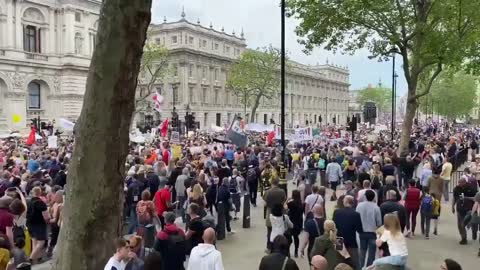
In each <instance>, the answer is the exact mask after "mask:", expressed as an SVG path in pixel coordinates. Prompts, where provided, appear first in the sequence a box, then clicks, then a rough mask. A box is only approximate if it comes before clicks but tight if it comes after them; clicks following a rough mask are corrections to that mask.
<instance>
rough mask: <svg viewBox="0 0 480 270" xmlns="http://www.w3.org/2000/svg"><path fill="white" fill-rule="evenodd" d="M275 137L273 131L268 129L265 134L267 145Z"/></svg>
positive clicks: (271, 142) (270, 143) (269, 144)
mask: <svg viewBox="0 0 480 270" xmlns="http://www.w3.org/2000/svg"><path fill="white" fill-rule="evenodd" d="M274 138H275V131H270V132H269V133H268V135H267V145H268V146H271V145H272V144H273V139H274Z"/></svg>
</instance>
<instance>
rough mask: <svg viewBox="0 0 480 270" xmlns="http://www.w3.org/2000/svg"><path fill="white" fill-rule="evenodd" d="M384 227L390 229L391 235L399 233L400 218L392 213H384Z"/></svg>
mask: <svg viewBox="0 0 480 270" xmlns="http://www.w3.org/2000/svg"><path fill="white" fill-rule="evenodd" d="M384 224H385V225H384V227H385V229H386V230H388V231H390V234H391V235H392V236H398V235H401V228H400V220H399V219H398V216H397V215H396V214H394V213H390V214H386V215H385V218H384Z"/></svg>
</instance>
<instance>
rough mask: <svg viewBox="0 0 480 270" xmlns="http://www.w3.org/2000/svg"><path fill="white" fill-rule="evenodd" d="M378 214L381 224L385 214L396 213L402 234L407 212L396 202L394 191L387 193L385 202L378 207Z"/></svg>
mask: <svg viewBox="0 0 480 270" xmlns="http://www.w3.org/2000/svg"><path fill="white" fill-rule="evenodd" d="M380 212H381V213H382V223H383V219H384V217H385V215H386V214H389V213H396V215H397V216H398V219H399V220H400V228H401V231H402V233H403V232H404V231H405V225H406V223H407V212H406V210H405V207H404V206H403V205H402V204H401V203H399V202H397V198H396V193H395V191H394V190H389V191H387V200H386V201H385V202H383V203H382V205H380Z"/></svg>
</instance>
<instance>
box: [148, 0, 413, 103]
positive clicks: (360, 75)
mask: <svg viewBox="0 0 480 270" xmlns="http://www.w3.org/2000/svg"><path fill="white" fill-rule="evenodd" d="M279 3H280V1H279V0H242V1H235V0H154V3H153V7H152V13H153V22H154V23H161V22H162V21H163V18H164V17H166V18H167V21H170V22H171V21H177V20H179V19H180V15H181V12H182V7H184V8H185V13H186V18H187V20H189V21H191V22H197V20H200V22H201V24H202V25H205V26H208V25H210V23H212V24H213V27H214V28H215V29H221V28H222V27H224V28H225V32H227V33H232V31H233V30H235V33H237V34H238V33H240V31H241V30H242V28H243V30H244V32H245V38H246V39H247V44H248V47H250V48H258V47H265V46H268V45H269V44H272V45H273V46H275V47H280V19H281V18H280V4H279ZM297 25H298V21H296V20H295V19H291V18H289V19H287V22H286V27H285V30H286V46H287V47H286V49H287V52H288V53H289V57H290V58H291V59H292V60H295V61H298V62H301V63H303V64H310V65H315V64H317V63H320V64H323V63H325V62H326V61H327V59H328V61H329V63H334V64H338V65H341V66H348V67H349V69H350V83H351V87H350V89H352V90H353V89H360V88H363V87H365V86H367V85H368V84H374V85H376V84H378V82H379V81H380V80H381V82H382V83H383V85H387V86H391V82H392V64H391V62H384V63H379V62H377V61H376V60H369V59H368V56H369V52H368V51H367V50H360V51H358V52H356V53H355V54H354V55H342V54H339V53H337V54H333V53H332V52H329V51H325V50H323V49H320V48H317V49H315V50H314V51H313V52H311V53H310V54H309V55H306V54H304V53H303V46H302V45H300V44H299V43H298V42H297V40H298V37H297V36H296V34H295V31H294V30H295V27H296V26H297ZM397 62H399V61H398V57H397ZM396 71H397V73H398V74H399V78H398V83H397V85H398V87H397V89H398V93H399V94H398V95H402V94H404V93H406V82H405V79H404V77H403V72H402V71H401V63H399V64H397V69H396Z"/></svg>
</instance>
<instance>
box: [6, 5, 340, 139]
mask: <svg viewBox="0 0 480 270" xmlns="http://www.w3.org/2000/svg"><path fill="white" fill-rule="evenodd" d="M101 2H102V1H101V0H0V132H5V131H8V130H16V129H25V128H26V127H27V125H28V123H29V122H30V119H32V118H38V117H40V118H41V119H42V121H50V120H53V119H58V118H67V119H70V120H75V119H76V118H77V117H78V116H79V114H80V111H81V107H82V101H83V94H84V91H85V83H86V78H87V73H88V67H89V64H90V57H91V55H92V52H93V49H94V45H95V39H96V29H97V26H98V16H99V11H100V7H101ZM148 42H153V43H156V44H160V45H163V46H165V47H167V48H168V49H169V50H170V56H169V65H170V67H171V70H172V72H171V74H169V76H168V77H167V78H165V79H164V80H163V81H162V82H159V83H158V85H156V86H155V87H156V88H157V89H158V90H159V91H160V92H161V94H162V95H163V96H164V97H165V104H164V108H163V112H162V113H161V114H160V113H157V112H155V111H154V110H153V107H154V106H153V105H152V104H146V106H145V108H146V109H145V110H143V111H142V112H140V113H137V114H136V115H135V117H134V119H135V122H136V123H140V124H141V123H143V124H145V123H146V122H152V124H153V123H155V122H157V123H158V121H160V119H162V118H166V117H171V112H172V111H173V109H174V108H175V109H176V112H177V113H178V115H179V118H180V119H181V120H182V121H183V120H184V116H185V113H186V112H187V110H190V111H191V113H192V114H194V115H195V119H196V121H198V122H199V123H200V127H201V128H206V127H210V126H211V125H212V124H213V125H216V126H223V125H225V124H226V123H228V122H230V121H231V120H232V119H233V117H234V115H235V114H242V115H243V112H244V107H243V105H241V104H240V101H239V98H237V97H236V96H235V95H234V94H233V93H232V91H230V90H229V89H228V88H227V87H226V81H227V75H228V70H229V68H230V66H231V65H232V64H233V63H234V62H235V61H236V60H237V59H238V58H239V56H240V55H241V54H242V52H243V51H244V50H246V47H247V41H246V39H245V36H244V34H243V31H241V32H240V33H235V32H233V33H231V34H229V33H226V32H225V31H224V29H223V28H222V29H221V30H216V29H214V28H213V26H212V25H211V24H210V26H209V27H205V26H202V25H201V24H200V22H196V23H193V22H190V21H188V20H187V19H186V16H185V13H184V12H182V17H181V19H180V20H179V21H176V22H167V21H166V20H164V22H163V23H160V24H152V25H151V27H150V31H149V37H148ZM145 76H146V75H145V74H140V76H139V87H145V86H144V85H143V83H145V81H146V80H145V79H146V78H145ZM286 87H287V88H286V94H287V95H286V122H287V125H289V126H293V125H301V126H303V125H306V124H307V123H308V124H309V125H317V124H320V120H322V124H325V123H333V122H336V123H337V124H345V122H346V117H347V114H348V101H349V96H348V88H349V71H348V69H346V68H344V67H340V66H336V65H332V64H328V63H327V64H325V65H318V66H306V65H302V64H300V63H295V62H291V63H290V68H289V69H288V73H287V85H286ZM146 100H148V101H149V102H151V99H146ZM279 104H280V98H279V97H278V98H276V99H272V100H262V102H261V106H260V107H259V108H258V110H257V113H256V115H255V120H256V122H258V123H268V122H269V121H270V119H272V120H274V121H275V122H277V123H278V122H279V120H280V105H279ZM248 111H249V108H248V109H247V112H248ZM14 115H16V116H20V119H21V121H20V122H18V117H16V119H17V123H15V122H14V117H13V116H14Z"/></svg>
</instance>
